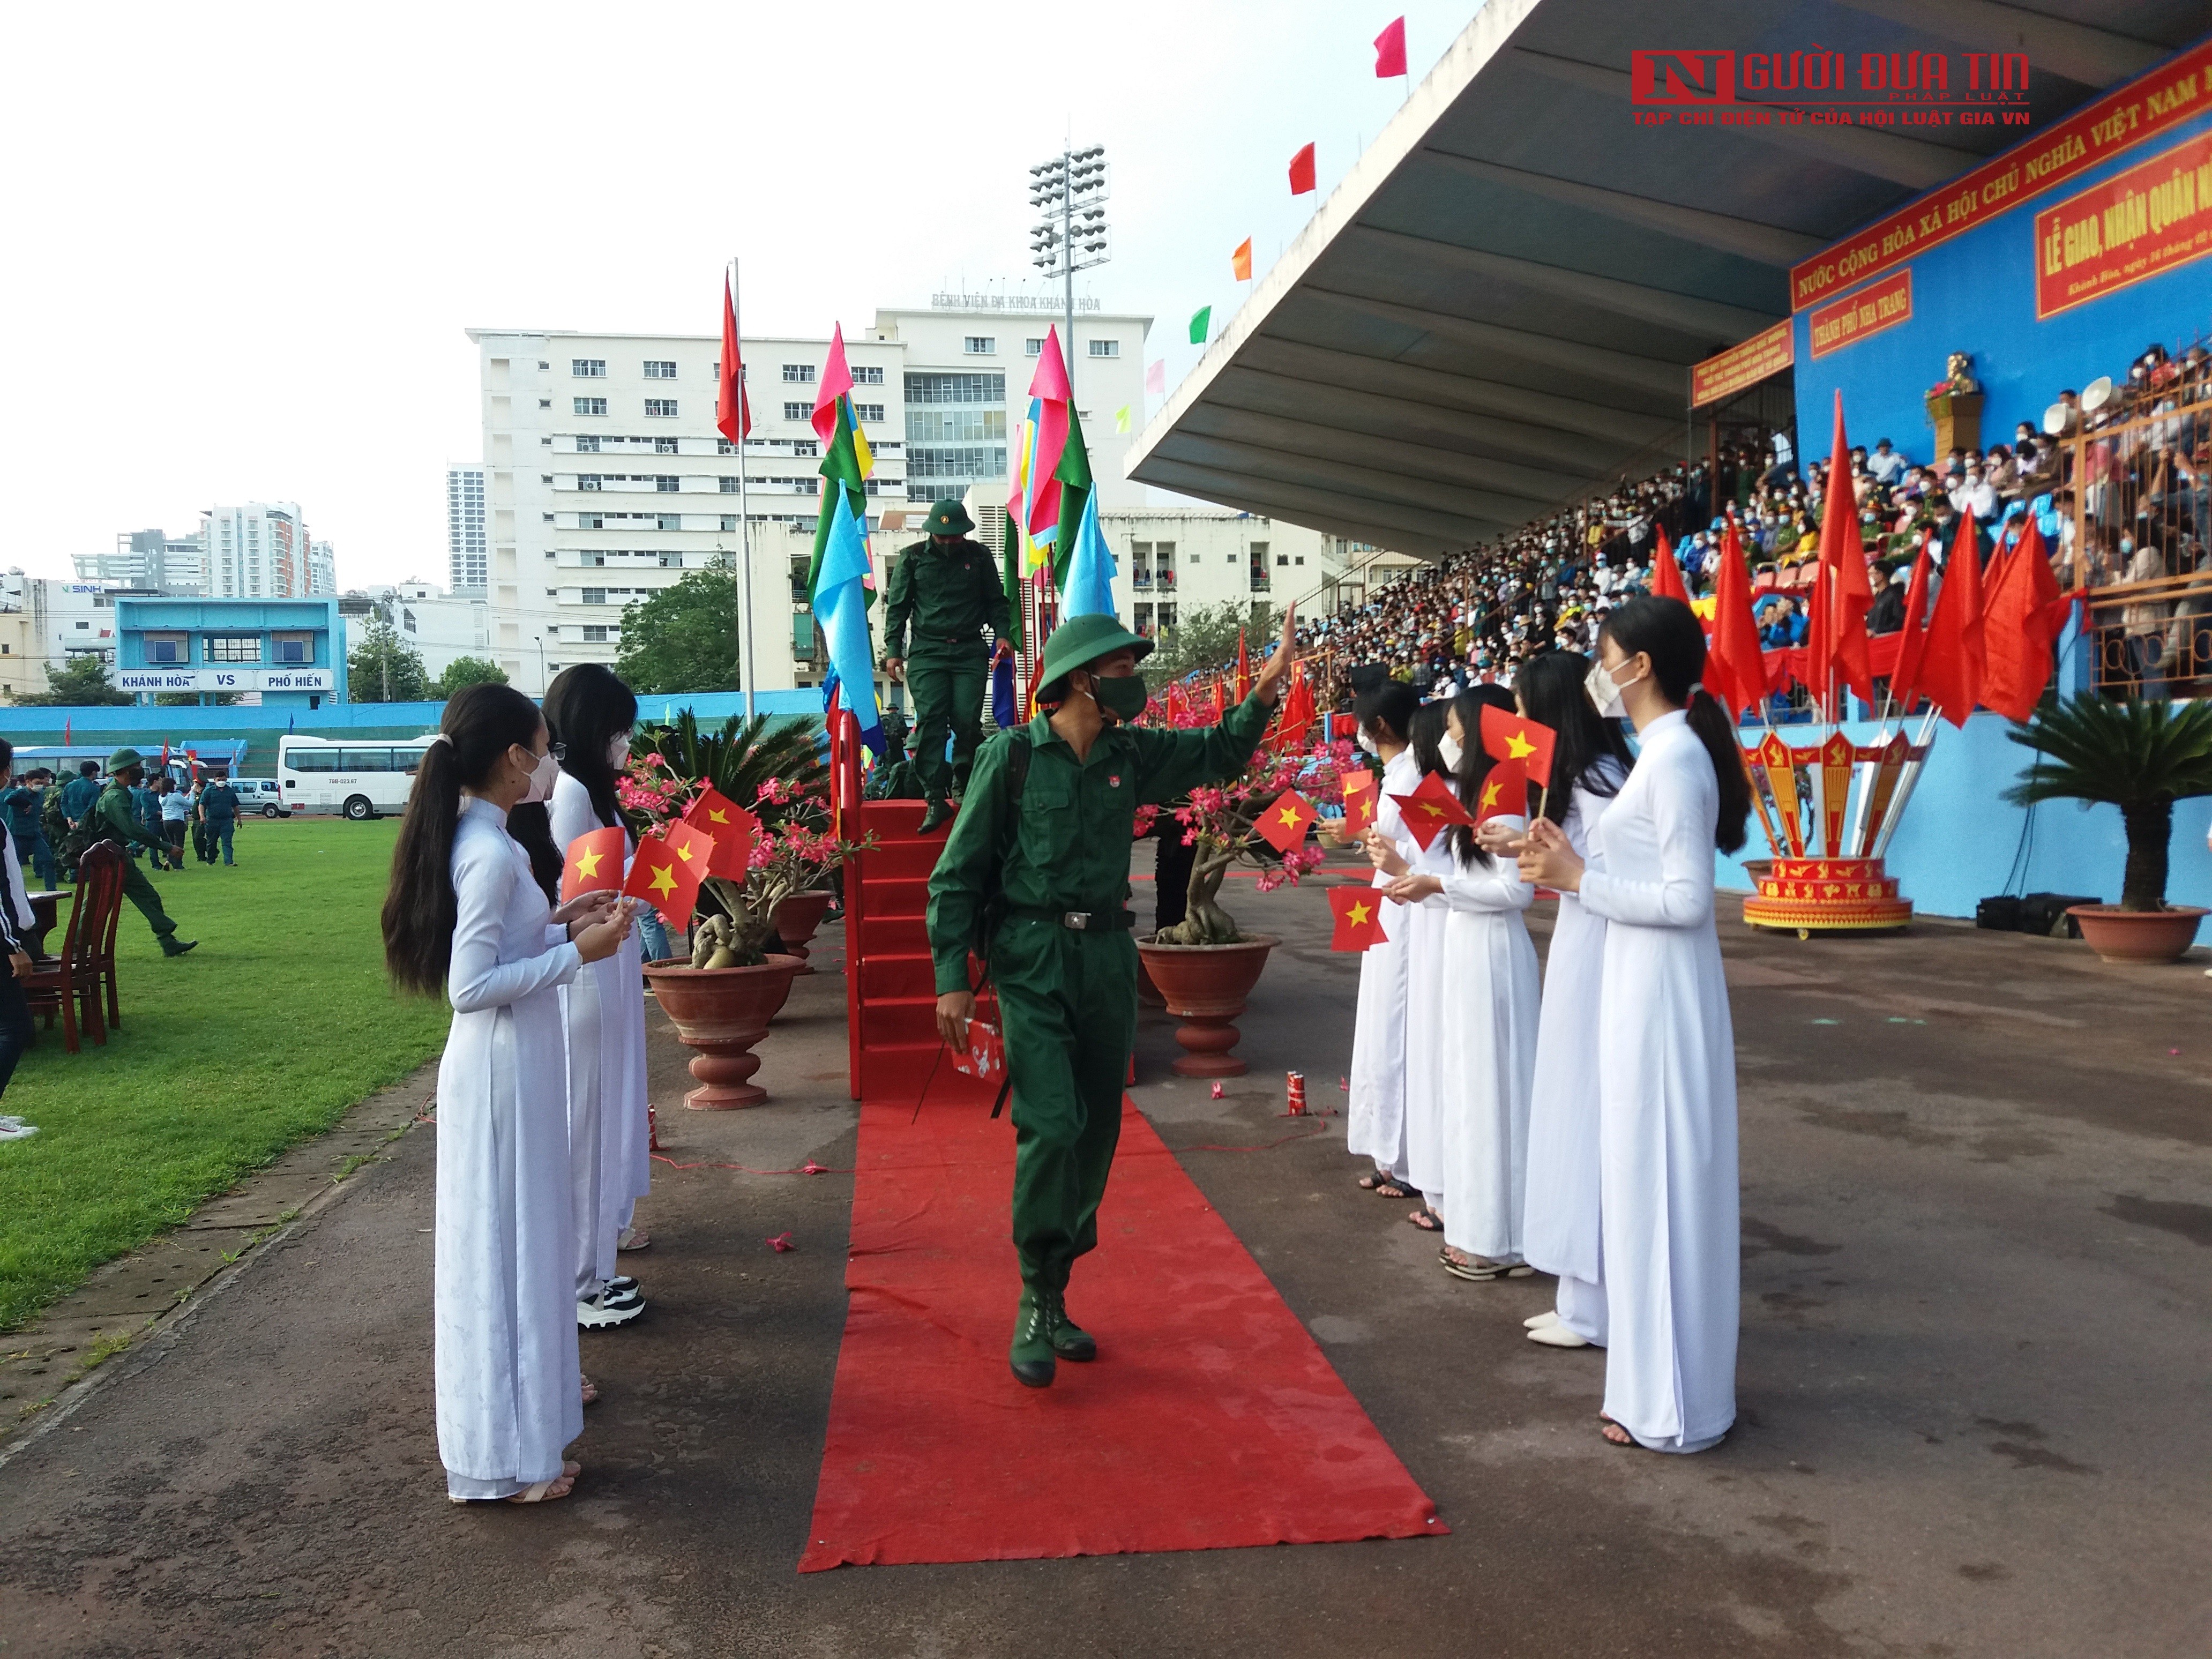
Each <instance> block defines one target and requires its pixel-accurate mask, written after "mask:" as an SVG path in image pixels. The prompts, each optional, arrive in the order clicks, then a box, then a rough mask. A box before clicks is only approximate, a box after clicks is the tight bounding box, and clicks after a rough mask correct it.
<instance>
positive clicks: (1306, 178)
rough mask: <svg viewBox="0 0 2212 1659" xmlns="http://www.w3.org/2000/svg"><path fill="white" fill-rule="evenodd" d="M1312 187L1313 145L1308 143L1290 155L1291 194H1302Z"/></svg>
mask: <svg viewBox="0 0 2212 1659" xmlns="http://www.w3.org/2000/svg"><path fill="white" fill-rule="evenodd" d="M1313 187H1314V147H1313V146H1312V145H1311V144H1308V145H1307V146H1306V147H1305V148H1304V149H1302V150H1300V151H1299V152H1298V153H1297V155H1293V156H1292V157H1291V195H1293V196H1304V195H1305V194H1306V193H1307V192H1309V191H1311V190H1312V189H1313Z"/></svg>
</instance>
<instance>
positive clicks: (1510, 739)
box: [1482, 703, 1559, 788]
mask: <svg viewBox="0 0 2212 1659" xmlns="http://www.w3.org/2000/svg"><path fill="white" fill-rule="evenodd" d="M1558 741H1559V733H1558V732H1554V731H1553V730H1552V728H1551V727H1550V726H1545V725H1543V724H1541V722H1539V721H1536V720H1529V719H1528V718H1526V717H1525V716H1523V715H1520V714H1507V713H1506V712H1505V711H1504V709H1503V708H1495V707H1493V706H1492V705H1491V704H1488V703H1485V704H1484V705H1483V708H1482V752H1483V753H1484V754H1486V755H1488V756H1489V757H1491V758H1492V759H1493V760H1502V761H1519V762H1520V763H1522V765H1523V766H1525V767H1526V768H1527V769H1528V775H1529V777H1530V778H1531V779H1532V780H1534V781H1535V782H1537V783H1540V784H1542V785H1543V786H1544V787H1547V788H1549V787H1551V782H1552V748H1553V744H1556V743H1557V742H1558Z"/></svg>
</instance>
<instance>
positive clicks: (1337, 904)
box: [1328, 882, 1390, 951]
mask: <svg viewBox="0 0 2212 1659" xmlns="http://www.w3.org/2000/svg"><path fill="white" fill-rule="evenodd" d="M1328 908H1329V911H1330V913H1331V914H1332V915H1334V916H1335V918H1336V929H1335V931H1334V933H1332V934H1331V935H1330V937H1329V941H1328V948H1329V949H1330V950H1332V951H1364V950H1365V949H1367V947H1368V946H1369V945H1388V944H1389V942H1390V935H1389V934H1388V933H1385V932H1383V893H1382V890H1381V889H1379V888H1375V887H1355V886H1352V884H1350V883H1348V882H1347V883H1343V884H1339V885H1337V886H1334V887H1332V888H1330V889H1329V890H1328Z"/></svg>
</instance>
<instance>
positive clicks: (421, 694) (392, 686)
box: [346, 617, 430, 702]
mask: <svg viewBox="0 0 2212 1659" xmlns="http://www.w3.org/2000/svg"><path fill="white" fill-rule="evenodd" d="M346 695H347V696H349V697H351V698H352V699H353V700H354V701H355V702H422V701H424V700H425V699H426V698H428V696H429V695H430V674H429V671H428V669H426V668H424V667H423V666H422V653H421V652H419V651H417V650H416V648H415V647H413V646H411V645H410V644H408V643H407V641H405V640H403V639H401V638H400V637H399V630H398V629H396V628H394V627H393V626H392V624H391V623H388V622H386V621H385V620H384V619H383V618H382V617H378V618H377V619H375V620H374V621H373V622H371V623H369V625H368V627H367V628H365V629H362V635H361V640H360V642H359V643H358V644H356V646H355V647H354V648H353V649H352V651H351V652H349V653H348V654H347V656H346Z"/></svg>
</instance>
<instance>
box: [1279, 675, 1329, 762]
mask: <svg viewBox="0 0 2212 1659" xmlns="http://www.w3.org/2000/svg"><path fill="white" fill-rule="evenodd" d="M1319 718H1320V715H1319V714H1318V712H1317V711H1316V709H1315V708H1314V695H1313V687H1312V686H1311V685H1310V684H1307V681H1306V667H1305V665H1304V663H1299V664H1297V665H1295V666H1294V667H1292V669H1291V689H1290V690H1288V691H1286V692H1285V693H1284V695H1283V712H1282V714H1280V715H1279V717H1278V721H1277V725H1276V727H1275V735H1276V738H1277V740H1278V741H1279V742H1280V743H1282V744H1285V746H1286V747H1289V748H1292V749H1303V748H1304V747H1305V743H1306V737H1307V734H1308V733H1310V732H1311V731H1312V730H1313V725H1314V721H1315V720H1317V719H1319Z"/></svg>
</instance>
